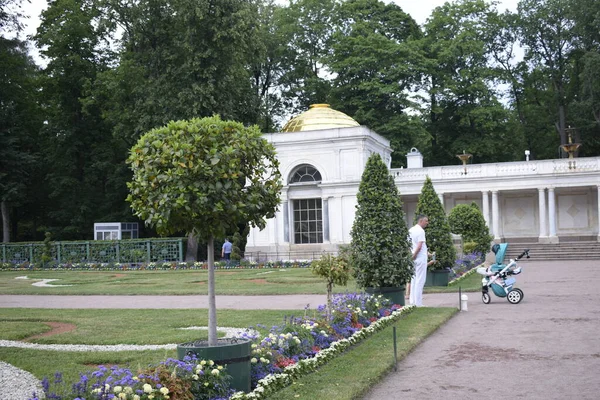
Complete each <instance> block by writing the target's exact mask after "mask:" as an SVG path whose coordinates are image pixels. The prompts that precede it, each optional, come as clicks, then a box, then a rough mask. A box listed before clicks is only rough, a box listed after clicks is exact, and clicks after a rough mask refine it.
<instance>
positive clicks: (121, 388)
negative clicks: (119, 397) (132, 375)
mask: <svg viewBox="0 0 600 400" xmlns="http://www.w3.org/2000/svg"><path fill="white" fill-rule="evenodd" d="M122 391H123V387H121V386H115V387H114V388H113V392H115V393H121V392H122Z"/></svg>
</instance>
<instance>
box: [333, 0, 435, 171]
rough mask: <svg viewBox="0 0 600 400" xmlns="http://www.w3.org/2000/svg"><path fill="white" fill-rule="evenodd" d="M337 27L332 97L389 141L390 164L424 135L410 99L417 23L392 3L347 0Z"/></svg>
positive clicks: (402, 159) (416, 65)
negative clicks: (391, 152)
mask: <svg viewBox="0 0 600 400" xmlns="http://www.w3.org/2000/svg"><path fill="white" fill-rule="evenodd" d="M339 15H340V17H339V20H340V21H339V27H338V29H337V30H336V32H335V34H334V36H333V39H332V47H331V56H329V57H328V58H327V59H328V61H329V65H330V69H331V72H333V73H334V76H335V79H334V81H333V82H334V83H333V85H334V88H333V89H332V92H331V96H330V102H331V104H333V105H334V107H336V108H338V109H340V110H343V111H344V112H346V113H348V114H349V115H351V116H352V117H353V118H355V119H356V120H357V121H358V122H359V123H361V124H364V125H367V126H369V127H370V128H372V129H373V130H375V131H376V132H377V133H379V134H381V135H383V136H385V137H387V138H388V139H390V141H391V145H392V148H393V149H394V153H393V155H392V157H393V158H392V164H393V166H397V167H399V166H400V165H403V164H404V163H405V157H404V155H405V154H406V153H407V152H408V151H409V150H410V148H411V147H413V146H415V145H417V144H418V143H425V142H427V141H428V137H427V136H428V135H427V133H426V132H425V130H424V128H423V126H422V124H421V121H420V119H419V118H416V117H411V116H410V115H409V114H408V112H407V111H410V110H414V109H416V108H417V105H416V104H415V102H414V101H413V100H412V99H411V95H410V93H411V92H413V91H414V89H415V87H416V84H417V82H418V81H419V78H420V72H421V71H422V68H420V65H419V62H420V61H422V57H421V56H420V53H419V51H418V48H417V47H416V46H415V45H414V43H413V41H414V40H415V39H417V38H419V37H420V36H421V31H420V29H419V27H418V25H417V23H416V22H415V21H414V20H413V19H412V18H411V17H410V16H409V15H408V14H406V13H405V12H404V11H402V9H401V8H400V7H398V6H397V5H395V4H393V3H392V4H385V3H383V2H381V1H379V0H349V1H346V2H344V3H342V4H341V6H340V8H339Z"/></svg>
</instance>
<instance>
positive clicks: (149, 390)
mask: <svg viewBox="0 0 600 400" xmlns="http://www.w3.org/2000/svg"><path fill="white" fill-rule="evenodd" d="M142 388H143V389H144V393H152V386H151V385H150V384H149V383H144V386H143V387H142Z"/></svg>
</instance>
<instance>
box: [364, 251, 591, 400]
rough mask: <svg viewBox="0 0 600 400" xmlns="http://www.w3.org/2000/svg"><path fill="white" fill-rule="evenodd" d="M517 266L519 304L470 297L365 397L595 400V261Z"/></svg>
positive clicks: (471, 295) (535, 263)
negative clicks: (520, 269)
mask: <svg viewBox="0 0 600 400" xmlns="http://www.w3.org/2000/svg"><path fill="white" fill-rule="evenodd" d="M520 265H521V266H522V267H523V273H522V274H521V275H519V276H517V285H516V286H517V287H519V288H521V289H522V290H523V291H524V293H525V296H524V299H523V301H522V302H521V303H520V304H516V305H512V304H510V303H508V302H507V301H506V299H501V298H499V297H495V296H494V295H492V303H491V304H489V305H485V304H483V303H482V302H481V297H480V295H478V294H476V293H469V294H468V295H469V303H468V311H467V312H461V313H460V314H458V315H457V316H456V317H455V318H453V319H452V320H450V321H449V322H448V323H447V324H445V325H444V326H443V327H441V328H440V329H439V330H438V331H437V332H435V333H434V334H433V335H432V336H431V337H429V338H428V339H427V340H426V341H425V342H424V343H422V344H421V345H420V346H418V347H417V348H416V349H415V351H413V352H412V353H411V354H410V355H409V356H408V357H406V358H405V359H404V360H402V362H400V363H398V370H397V372H392V373H391V374H390V375H388V377H387V378H386V379H384V380H383V381H382V382H381V383H380V384H379V385H377V386H376V387H374V388H373V389H372V391H371V392H370V393H369V394H368V395H367V396H366V397H365V400H376V399H377V400H381V399H419V400H428V399H431V400H434V399H435V400H453V399H461V400H464V399H477V400H480V399H492V398H498V397H508V398H518V399H527V400H530V399H544V400H548V399H565V398H567V399H578V400H582V399H590V400H591V399H598V398H600V394H599V393H600V378H599V377H598V372H599V371H600V334H599V329H600V292H599V291H598V288H599V287H600V268H599V265H598V262H597V261H577V262H564V261H561V262H533V261H523V262H521V263H520ZM425 304H426V303H425Z"/></svg>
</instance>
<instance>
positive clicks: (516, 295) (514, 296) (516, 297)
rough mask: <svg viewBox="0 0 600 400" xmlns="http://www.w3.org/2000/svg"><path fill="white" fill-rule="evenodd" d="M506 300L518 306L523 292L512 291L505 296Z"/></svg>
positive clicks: (519, 290) (518, 290)
mask: <svg viewBox="0 0 600 400" xmlns="http://www.w3.org/2000/svg"><path fill="white" fill-rule="evenodd" d="M506 299H507V300H508V302H509V303H511V304H519V303H520V302H521V300H523V292H522V291H521V289H513V290H511V291H510V292H508V294H507V295H506Z"/></svg>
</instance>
